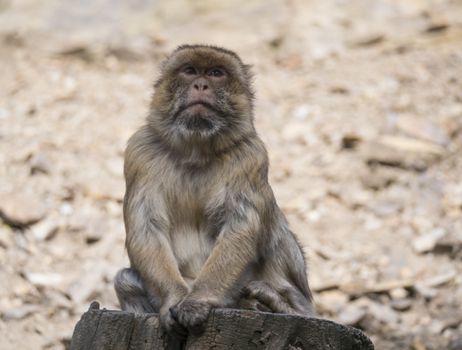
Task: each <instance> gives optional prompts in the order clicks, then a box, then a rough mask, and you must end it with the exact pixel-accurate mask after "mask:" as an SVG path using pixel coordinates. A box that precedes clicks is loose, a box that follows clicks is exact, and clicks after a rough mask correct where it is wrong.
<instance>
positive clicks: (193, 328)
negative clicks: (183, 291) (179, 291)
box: [170, 296, 217, 335]
mask: <svg viewBox="0 0 462 350" xmlns="http://www.w3.org/2000/svg"><path fill="white" fill-rule="evenodd" d="M216 306H217V303H216V302H214V301H212V300H207V299H200V298H194V297H190V296H188V297H186V298H185V299H183V301H181V302H180V303H178V304H177V305H175V306H174V307H172V308H170V314H171V315H172V317H173V319H174V320H175V321H177V322H178V323H179V324H180V325H181V326H183V327H185V328H187V329H188V331H189V332H191V333H193V334H195V335H200V334H201V333H203V332H204V330H205V323H206V321H207V318H208V316H209V313H210V310H211V309H212V308H213V307H216Z"/></svg>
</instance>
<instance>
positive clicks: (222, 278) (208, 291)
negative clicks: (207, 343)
mask: <svg viewBox="0 0 462 350" xmlns="http://www.w3.org/2000/svg"><path fill="white" fill-rule="evenodd" d="M226 202H227V203H226V206H227V207H228V208H227V209H226V211H227V214H226V215H225V218H224V219H225V223H224V225H223V227H222V229H221V231H220V234H219V236H218V239H217V241H216V243H215V246H214V248H213V250H212V253H211V254H210V256H209V257H208V259H207V260H206V262H205V264H204V266H203V268H202V269H201V271H200V273H199V276H198V277H197V278H196V280H195V281H194V284H193V286H192V290H191V292H190V293H189V294H188V296H186V298H185V299H183V301H182V302H181V303H179V304H178V305H176V306H175V307H174V308H172V310H171V312H172V315H173V317H174V318H175V319H176V320H177V321H178V322H179V323H180V324H182V325H183V326H184V327H186V328H188V329H189V330H190V331H192V332H194V333H200V332H201V330H202V329H203V326H204V321H205V320H206V318H207V316H208V313H209V311H210V309H211V307H219V306H225V304H226V300H225V298H226V294H227V292H229V291H230V290H231V289H232V287H233V286H235V284H236V282H238V280H239V278H240V277H241V276H242V274H243V273H244V272H245V270H246V269H247V268H248V267H249V265H251V263H252V262H253V261H254V260H256V259H257V257H258V254H257V249H258V245H259V242H260V241H261V237H259V236H260V234H261V232H262V230H261V215H260V213H259V210H258V209H257V208H263V206H264V200H263V199H262V197H261V195H260V194H257V193H247V194H242V193H239V194H234V195H232V196H230V198H227V199H226Z"/></svg>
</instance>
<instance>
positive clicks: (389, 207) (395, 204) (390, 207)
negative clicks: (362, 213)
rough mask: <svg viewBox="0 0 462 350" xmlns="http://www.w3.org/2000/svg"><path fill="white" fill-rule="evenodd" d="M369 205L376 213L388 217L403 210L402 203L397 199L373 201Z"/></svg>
mask: <svg viewBox="0 0 462 350" xmlns="http://www.w3.org/2000/svg"><path fill="white" fill-rule="evenodd" d="M369 207H370V209H371V210H372V211H373V212H374V214H375V215H377V216H379V217H386V216H390V215H396V214H397V213H399V212H400V211H401V210H402V203H400V202H399V201H395V200H389V199H383V200H378V201H375V202H373V203H371V204H370V205H369Z"/></svg>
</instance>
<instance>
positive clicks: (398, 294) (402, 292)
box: [390, 288, 409, 300]
mask: <svg viewBox="0 0 462 350" xmlns="http://www.w3.org/2000/svg"><path fill="white" fill-rule="evenodd" d="M408 294H409V293H408V292H407V290H406V289H404V288H393V289H392V290H390V296H391V298H392V299H393V300H399V299H404V298H406V297H407V296H408Z"/></svg>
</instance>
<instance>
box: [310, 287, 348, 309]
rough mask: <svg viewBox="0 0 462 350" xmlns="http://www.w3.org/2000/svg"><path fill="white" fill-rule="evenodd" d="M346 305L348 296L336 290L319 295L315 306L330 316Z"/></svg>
mask: <svg viewBox="0 0 462 350" xmlns="http://www.w3.org/2000/svg"><path fill="white" fill-rule="evenodd" d="M347 303H348V296H347V295H346V294H345V293H342V292H340V291H338V290H331V291H326V292H323V293H320V294H319V296H318V299H317V304H319V306H320V307H321V309H322V310H324V311H328V312H330V313H332V314H337V313H339V312H340V310H341V309H342V308H344V307H345V305H347Z"/></svg>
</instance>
